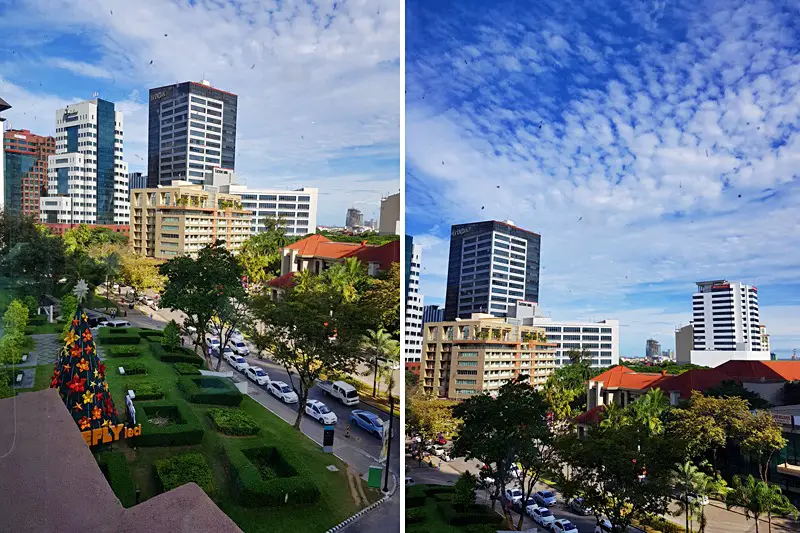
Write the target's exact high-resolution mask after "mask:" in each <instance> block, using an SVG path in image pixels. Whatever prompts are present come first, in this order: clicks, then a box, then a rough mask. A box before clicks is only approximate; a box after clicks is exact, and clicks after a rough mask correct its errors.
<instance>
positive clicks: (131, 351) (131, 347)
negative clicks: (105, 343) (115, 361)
mask: <svg viewBox="0 0 800 533" xmlns="http://www.w3.org/2000/svg"><path fill="white" fill-rule="evenodd" d="M106 355H107V356H108V357H138V356H140V355H142V348H141V347H139V346H136V345H135V344H122V345H119V346H110V347H108V349H106Z"/></svg>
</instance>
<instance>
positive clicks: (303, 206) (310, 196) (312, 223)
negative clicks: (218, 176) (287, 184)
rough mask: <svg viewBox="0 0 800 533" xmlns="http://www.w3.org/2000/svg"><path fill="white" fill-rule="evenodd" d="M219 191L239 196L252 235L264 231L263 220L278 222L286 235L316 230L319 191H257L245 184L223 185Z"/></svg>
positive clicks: (309, 189) (304, 189) (312, 189)
mask: <svg viewBox="0 0 800 533" xmlns="http://www.w3.org/2000/svg"><path fill="white" fill-rule="evenodd" d="M220 192H223V193H226V194H235V195H237V196H240V197H241V199H242V207H243V208H244V209H247V210H248V211H250V212H251V218H250V223H251V231H252V233H253V234H256V233H260V232H263V231H266V229H267V228H266V226H264V219H266V218H273V219H279V220H281V221H282V222H283V225H284V228H285V229H286V235H291V236H302V235H308V234H311V233H315V232H316V231H317V200H318V198H319V189H315V188H309V187H303V188H301V189H296V190H288V189H261V188H253V187H247V186H245V185H223V186H222V187H220Z"/></svg>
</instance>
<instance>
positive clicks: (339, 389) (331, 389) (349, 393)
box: [317, 381, 359, 405]
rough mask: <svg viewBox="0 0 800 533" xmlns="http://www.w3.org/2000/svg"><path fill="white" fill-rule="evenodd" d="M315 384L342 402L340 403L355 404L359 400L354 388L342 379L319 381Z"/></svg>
mask: <svg viewBox="0 0 800 533" xmlns="http://www.w3.org/2000/svg"><path fill="white" fill-rule="evenodd" d="M317 385H318V386H319V388H320V389H322V392H324V393H325V394H328V395H330V396H333V397H334V398H336V399H337V400H339V401H340V402H342V405H356V404H357V403H358V401H359V400H358V391H357V390H356V388H355V387H353V386H352V385H350V384H349V383H345V382H344V381H333V382H331V381H320V382H319V383H318V384H317Z"/></svg>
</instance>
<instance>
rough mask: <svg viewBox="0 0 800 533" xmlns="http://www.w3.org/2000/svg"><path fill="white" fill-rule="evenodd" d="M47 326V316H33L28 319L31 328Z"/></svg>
mask: <svg viewBox="0 0 800 533" xmlns="http://www.w3.org/2000/svg"><path fill="white" fill-rule="evenodd" d="M45 324H47V317H46V316H45V315H33V316H32V317H30V318H29V319H28V325H29V326H44V325H45Z"/></svg>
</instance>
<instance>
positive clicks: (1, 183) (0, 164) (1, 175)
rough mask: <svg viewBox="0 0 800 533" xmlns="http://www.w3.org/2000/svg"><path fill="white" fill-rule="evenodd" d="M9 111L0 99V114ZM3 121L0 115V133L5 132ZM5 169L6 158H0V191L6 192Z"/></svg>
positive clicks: (1, 199) (0, 199)
mask: <svg viewBox="0 0 800 533" xmlns="http://www.w3.org/2000/svg"><path fill="white" fill-rule="evenodd" d="M9 109H11V106H10V105H9V104H8V102H6V101H5V100H3V99H2V98H0V113H2V112H3V111H7V110H9ZM5 121H6V119H5V118H3V116H2V115H0V131H5V125H4V124H3V123H4V122H5ZM5 168H6V158H5V157H0V191H5V190H6V179H5ZM4 199H5V194H2V195H0V202H3V201H4ZM2 207H3V205H2V203H0V208H2Z"/></svg>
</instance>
